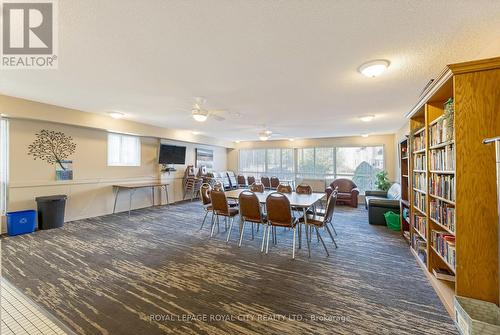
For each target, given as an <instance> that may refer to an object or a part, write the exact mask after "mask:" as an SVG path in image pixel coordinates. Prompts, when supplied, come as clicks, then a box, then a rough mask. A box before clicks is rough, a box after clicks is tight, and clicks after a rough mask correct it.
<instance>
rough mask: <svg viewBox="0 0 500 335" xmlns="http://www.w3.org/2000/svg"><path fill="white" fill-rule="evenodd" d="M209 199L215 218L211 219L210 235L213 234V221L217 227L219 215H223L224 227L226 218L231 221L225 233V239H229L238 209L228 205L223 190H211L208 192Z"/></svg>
mask: <svg viewBox="0 0 500 335" xmlns="http://www.w3.org/2000/svg"><path fill="white" fill-rule="evenodd" d="M210 200H211V201H212V211H213V214H214V215H215V219H214V220H212V231H211V232H210V237H212V236H213V235H214V228H215V223H217V227H219V217H220V216H223V217H224V220H225V223H226V227H227V219H228V218H229V219H230V221H231V222H230V228H229V233H228V234H227V239H226V241H229V235H230V234H231V227H232V226H233V222H234V217H235V216H236V215H238V209H237V208H232V207H230V206H229V203H228V202H227V198H226V194H225V193H224V190H220V189H214V190H212V192H210ZM215 221H217V222H215Z"/></svg>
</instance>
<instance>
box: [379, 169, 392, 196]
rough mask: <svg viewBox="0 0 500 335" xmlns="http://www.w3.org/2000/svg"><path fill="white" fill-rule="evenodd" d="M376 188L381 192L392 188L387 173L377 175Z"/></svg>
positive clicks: (382, 172) (381, 172)
mask: <svg viewBox="0 0 500 335" xmlns="http://www.w3.org/2000/svg"><path fill="white" fill-rule="evenodd" d="M376 178H377V180H375V186H377V188H378V189H379V190H381V191H387V190H388V189H389V187H391V183H390V182H389V178H387V171H380V172H379V173H377V175H376Z"/></svg>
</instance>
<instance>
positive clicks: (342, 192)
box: [325, 178, 359, 207]
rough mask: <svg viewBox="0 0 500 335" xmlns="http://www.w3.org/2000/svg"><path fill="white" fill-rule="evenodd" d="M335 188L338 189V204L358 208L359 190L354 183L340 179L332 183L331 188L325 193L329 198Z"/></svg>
mask: <svg viewBox="0 0 500 335" xmlns="http://www.w3.org/2000/svg"><path fill="white" fill-rule="evenodd" d="M335 188H338V193H337V204H345V205H349V206H351V207H358V195H359V189H358V187H357V186H356V184H354V182H353V181H352V180H350V179H347V178H338V179H335V180H334V181H332V183H331V184H330V187H327V188H326V190H325V193H326V195H327V198H328V197H330V194H331V193H332V192H333V190H334V189H335Z"/></svg>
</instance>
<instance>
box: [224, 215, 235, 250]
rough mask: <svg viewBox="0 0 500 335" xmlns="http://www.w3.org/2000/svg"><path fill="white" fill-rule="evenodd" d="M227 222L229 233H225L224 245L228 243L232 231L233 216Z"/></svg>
mask: <svg viewBox="0 0 500 335" xmlns="http://www.w3.org/2000/svg"><path fill="white" fill-rule="evenodd" d="M229 221H230V222H231V223H230V224H229V232H228V233H227V238H226V244H227V243H229V237H230V236H231V230H233V223H234V216H233V217H232V218H230V219H229Z"/></svg>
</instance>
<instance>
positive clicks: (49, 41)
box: [0, 0, 58, 69]
mask: <svg viewBox="0 0 500 335" xmlns="http://www.w3.org/2000/svg"><path fill="white" fill-rule="evenodd" d="M0 4H1V6H2V43H1V46H2V51H1V63H0V67H1V68H2V69H56V68H57V65H58V64H57V63H58V62H57V46H58V43H57V42H58V35H57V2H56V0H28V1H19V0H0Z"/></svg>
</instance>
